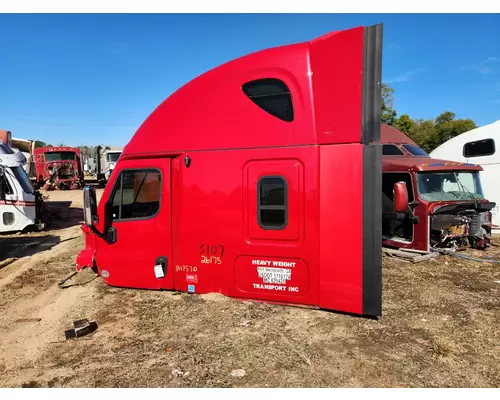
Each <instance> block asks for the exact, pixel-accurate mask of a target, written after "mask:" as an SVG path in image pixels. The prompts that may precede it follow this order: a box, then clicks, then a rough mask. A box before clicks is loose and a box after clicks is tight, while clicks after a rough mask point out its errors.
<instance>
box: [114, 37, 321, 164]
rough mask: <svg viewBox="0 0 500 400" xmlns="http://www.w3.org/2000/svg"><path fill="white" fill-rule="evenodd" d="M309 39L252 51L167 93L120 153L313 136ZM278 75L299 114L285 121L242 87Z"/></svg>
mask: <svg viewBox="0 0 500 400" xmlns="http://www.w3.org/2000/svg"><path fill="white" fill-rule="evenodd" d="M308 53H309V45H308V44H307V43H305V44H304V43H301V44H295V45H290V46H282V47H278V48H273V49H268V50H263V51H260V52H256V53H252V54H249V55H246V56H244V57H241V58H238V59H236V60H233V61H230V62H228V63H226V64H223V65H221V66H219V67H217V68H215V69H213V70H211V71H208V72H206V73H204V74H203V75H201V76H199V77H197V78H195V79H193V80H192V81H190V82H189V83H187V84H186V85H184V86H183V87H181V88H180V89H178V90H177V91H176V92H174V93H173V94H172V95H171V96H170V97H168V98H167V99H166V100H165V101H164V102H163V103H162V104H161V105H160V106H159V107H158V108H157V109H156V110H155V111H154V112H153V113H152V114H151V115H150V116H149V117H148V118H147V119H146V120H145V121H144V123H143V124H142V126H141V127H140V128H139V129H138V130H137V132H136V133H135V135H134V137H133V138H132V139H131V140H130V142H129V144H127V146H126V147H125V148H124V151H123V153H122V155H123V157H125V158H126V156H127V154H132V153H134V154H140V153H155V152H159V151H165V150H167V149H168V150H169V151H171V152H182V151H190V150H209V149H222V148H224V149H231V148H233V149H234V148H254V147H269V146H288V145H294V144H310V143H313V142H314V130H313V129H312V127H313V110H312V107H311V98H310V90H309V89H310V88H309V77H308V71H309V63H308ZM269 77H271V78H277V79H280V80H282V81H284V82H285V83H286V85H287V86H288V88H289V89H290V91H291V95H292V102H293V107H294V116H295V119H294V121H293V122H285V121H282V120H280V119H278V118H276V117H274V116H272V115H270V114H268V113H266V112H265V111H263V110H262V109H261V108H259V107H258V106H257V105H255V104H254V103H253V102H252V101H251V100H250V99H249V98H248V97H247V96H246V95H245V94H244V93H243V90H242V85H243V84H244V83H246V82H248V81H251V80H256V79H261V78H269Z"/></svg>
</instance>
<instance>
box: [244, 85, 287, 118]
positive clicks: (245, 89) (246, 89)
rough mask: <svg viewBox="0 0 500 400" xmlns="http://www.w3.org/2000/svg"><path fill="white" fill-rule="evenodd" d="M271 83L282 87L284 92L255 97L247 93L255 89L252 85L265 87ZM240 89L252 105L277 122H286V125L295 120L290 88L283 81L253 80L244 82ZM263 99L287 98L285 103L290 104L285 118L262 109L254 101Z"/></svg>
mask: <svg viewBox="0 0 500 400" xmlns="http://www.w3.org/2000/svg"><path fill="white" fill-rule="evenodd" d="M271 82H272V83H274V84H277V85H278V86H282V87H283V89H285V90H284V91H282V92H273V93H265V94H257V95H256V94H254V95H252V94H251V93H249V91H250V90H251V89H253V88H254V87H255V86H254V85H258V84H262V85H266V84H270V83H271ZM241 89H242V90H243V93H244V94H245V96H247V97H248V98H249V99H250V100H251V101H252V103H254V104H255V105H256V106H257V107H259V108H260V109H261V110H263V111H265V112H266V113H268V114H269V115H272V116H273V117H275V118H278V119H279V120H281V121H284V122H288V123H290V122H293V121H294V120H295V112H294V106H293V97H292V92H291V90H290V88H289V87H288V85H287V84H286V83H285V82H284V81H283V80H281V79H278V78H272V77H268V78H261V79H254V80H251V81H248V82H245V83H244V84H243V85H242V86H241ZM263 97H267V98H270V97H275V98H279V97H287V102H289V104H290V109H289V110H287V112H286V114H287V116H286V117H285V118H283V117H282V115H280V114H278V113H276V112H274V111H272V110H270V109H269V108H266V107H263V106H262V104H259V103H258V102H257V101H256V99H258V98H263ZM285 106H286V105H285Z"/></svg>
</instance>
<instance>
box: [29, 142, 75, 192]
mask: <svg viewBox="0 0 500 400" xmlns="http://www.w3.org/2000/svg"><path fill="white" fill-rule="evenodd" d="M34 159H35V174H36V182H37V186H38V187H42V188H43V189H45V190H50V189H81V188H82V187H83V185H84V176H83V160H82V158H81V154H80V150H79V149H78V148H77V147H38V148H36V149H35V150H34Z"/></svg>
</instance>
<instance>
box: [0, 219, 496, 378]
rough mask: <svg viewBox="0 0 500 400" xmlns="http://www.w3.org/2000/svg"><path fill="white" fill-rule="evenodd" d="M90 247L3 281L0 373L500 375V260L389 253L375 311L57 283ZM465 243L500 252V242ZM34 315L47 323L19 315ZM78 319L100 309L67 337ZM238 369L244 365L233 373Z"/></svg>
mask: <svg viewBox="0 0 500 400" xmlns="http://www.w3.org/2000/svg"><path fill="white" fill-rule="evenodd" d="M68 229H73V228H68ZM75 229H76V228H75ZM75 232H77V231H76V230H75V231H72V232H70V231H68V232H67V235H68V236H69V235H74V234H75ZM82 245H83V242H82V240H81V239H77V240H75V241H73V243H71V244H67V243H66V244H64V243H62V244H61V245H58V246H57V247H56V248H54V249H59V248H60V247H61V246H65V247H64V249H63V250H57V251H55V250H52V251H51V253H54V256H53V257H49V258H47V259H45V260H43V261H42V260H41V261H40V262H37V261H36V260H34V261H33V260H31V262H32V263H34V264H33V266H32V267H31V268H30V269H27V270H26V271H24V272H23V273H20V274H19V275H18V276H17V277H16V278H15V279H13V280H11V282H10V283H9V285H7V286H3V287H1V290H0V309H1V311H2V314H0V335H2V341H1V343H0V373H1V375H0V385H2V386H21V385H23V386H30V387H61V386H63V387H81V386H84V387H233V386H238V387H242V386H244V387H317V386H320V387H332V386H333V387H337V386H342V387H352V386H357V387H499V385H500V381H499V376H500V348H499V346H498V343H499V339H500V284H499V283H495V281H500V265H499V264H492V263H478V262H473V261H468V260H463V259H459V258H456V257H452V256H443V257H440V258H438V259H436V260H432V261H428V262H425V263H419V264H408V263H403V262H400V261H398V260H396V259H391V258H385V259H384V273H383V279H384V282H383V283H384V288H383V295H384V299H383V300H384V303H383V312H384V315H383V317H382V318H381V319H380V320H379V321H374V320H368V319H362V318H356V317H352V316H346V315H339V314H336V313H332V312H327V311H319V310H309V309H302V308H294V307H285V306H279V305H269V304H262V303H254V302H245V301H239V300H232V299H229V298H225V297H223V296H221V295H216V294H210V295H205V296H198V295H188V294H175V293H170V292H154V291H141V290H132V289H119V288H112V287H109V286H106V285H104V284H103V283H102V281H101V280H100V279H96V280H92V281H90V282H89V283H88V284H86V285H85V286H74V287H69V288H67V289H64V290H62V289H59V288H58V287H57V285H56V283H55V282H57V280H58V279H60V278H61V277H62V276H64V275H65V274H67V273H69V272H71V271H72V269H73V261H74V257H75V255H76V253H77V251H78V249H79V248H81V246H82ZM467 253H468V254H470V255H475V256H479V257H481V258H485V257H486V256H494V257H495V259H497V260H498V259H500V248H499V247H494V248H491V249H489V250H488V251H486V252H480V251H468V252H467ZM34 257H35V256H34ZM34 257H32V258H34ZM87 278H88V277H87ZM87 278H85V279H87ZM82 279H83V278H82ZM85 279H84V280H85ZM0 282H1V281H0ZM37 316H40V317H41V318H42V321H41V322H40V323H25V324H19V323H18V324H14V323H13V321H14V320H15V319H18V318H27V317H37ZM82 317H85V318H89V319H95V320H96V321H97V323H98V325H99V328H98V330H97V331H96V332H94V333H93V334H91V335H90V336H88V337H86V338H82V339H79V340H75V341H64V336H63V331H64V329H68V328H69V327H70V325H71V322H72V321H73V320H74V319H77V318H82ZM54 342H55V343H54ZM240 368H241V369H244V370H245V372H246V374H245V376H243V377H233V376H231V371H232V370H234V369H240Z"/></svg>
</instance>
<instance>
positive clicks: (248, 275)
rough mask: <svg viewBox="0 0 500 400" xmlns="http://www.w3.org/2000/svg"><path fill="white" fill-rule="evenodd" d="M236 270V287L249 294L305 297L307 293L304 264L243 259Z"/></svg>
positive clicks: (284, 260) (245, 257)
mask: <svg viewBox="0 0 500 400" xmlns="http://www.w3.org/2000/svg"><path fill="white" fill-rule="evenodd" d="M235 268H236V284H237V286H238V288H239V289H241V290H244V291H247V292H249V291H251V292H260V293H269V294H276V295H304V294H306V293H307V291H308V286H309V282H308V281H309V274H308V267H307V265H306V263H305V262H304V261H302V260H298V259H282V258H274V257H265V258H264V257H251V256H240V257H238V258H237V259H236V265H235Z"/></svg>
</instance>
